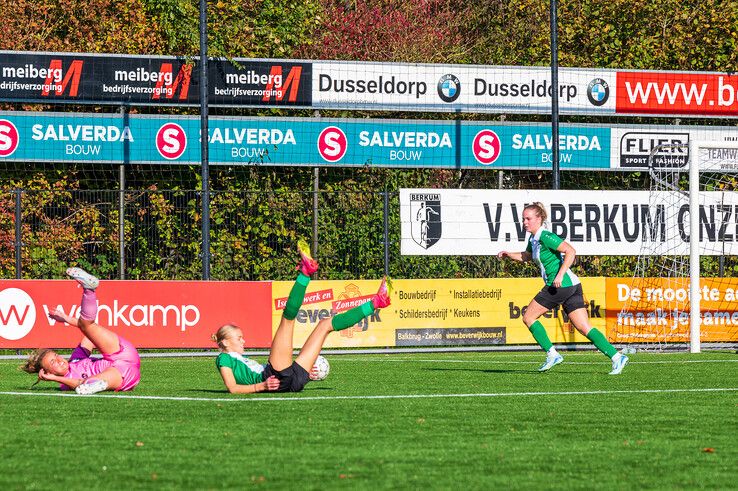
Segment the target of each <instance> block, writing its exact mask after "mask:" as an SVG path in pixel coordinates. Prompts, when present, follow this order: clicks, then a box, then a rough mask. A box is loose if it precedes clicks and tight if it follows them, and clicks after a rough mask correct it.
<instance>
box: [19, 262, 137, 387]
mask: <svg viewBox="0 0 738 491" xmlns="http://www.w3.org/2000/svg"><path fill="white" fill-rule="evenodd" d="M67 275H69V276H70V277H72V278H73V279H75V280H77V282H78V283H79V284H80V285H81V286H82V288H83V290H82V301H81V303H80V315H79V318H78V319H75V318H73V317H70V316H68V315H65V314H64V312H62V311H61V310H59V309H56V310H54V311H52V312H51V313H49V317H51V318H52V319H54V320H56V321H57V322H66V323H67V324H70V325H72V326H76V327H78V328H79V330H80V331H82V334H83V337H82V340H81V341H80V343H79V346H77V347H76V348H75V349H74V351H73V352H72V355H71V356H70V357H69V360H66V359H65V358H64V357H62V356H61V355H59V354H58V353H57V352H56V351H54V350H53V349H48V348H43V349H38V350H36V351H34V352H33V353H31V355H30V356H29V358H28V360H27V361H26V363H25V364H24V365H23V366H21V369H23V370H25V371H26V372H28V373H38V380H39V381H40V380H46V381H50V382H58V383H59V384H60V388H61V390H72V389H74V390H75V391H76V392H77V393H78V394H94V393H97V392H102V391H104V390H115V391H124V390H132V389H133V388H134V387H135V386H136V385H138V382H139V380H141V359H140V358H139V356H138V351H137V350H136V348H135V347H134V346H133V345H132V344H131V343H130V342H128V341H126V340H125V339H123V338H122V337H120V336H118V335H117V334H116V333H114V332H113V331H111V330H110V329H107V328H105V327H103V326H101V325H99V324H96V323H95V318H96V317H97V296H96V294H95V289H96V288H97V286H98V284H99V280H98V279H97V278H95V277H94V276H92V275H91V274H89V273H87V272H85V271H83V270H81V269H80V268H69V269H67ZM94 348H97V350H98V351H99V352H100V353H101V354H102V358H97V357H91V356H90V353H91V352H92V350H93V349H94Z"/></svg>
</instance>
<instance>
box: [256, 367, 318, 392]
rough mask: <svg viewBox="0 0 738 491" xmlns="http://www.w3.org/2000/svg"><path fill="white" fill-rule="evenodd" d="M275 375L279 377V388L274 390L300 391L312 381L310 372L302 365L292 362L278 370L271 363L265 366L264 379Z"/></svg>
mask: <svg viewBox="0 0 738 491" xmlns="http://www.w3.org/2000/svg"><path fill="white" fill-rule="evenodd" d="M272 375H274V376H275V377H277V378H278V379H279V389H277V390H276V391H273V392H300V391H301V390H302V389H303V388H304V387H305V384H307V383H308V382H309V381H310V374H309V373H308V372H307V370H305V369H304V368H302V367H301V366H300V365H298V364H297V363H295V362H294V361H293V362H292V365H291V366H289V367H287V368H285V369H284V370H280V371H277V370H275V369H274V367H272V364H271V363H267V366H266V367H265V368H264V380H266V379H268V378H269V377H271V376H272Z"/></svg>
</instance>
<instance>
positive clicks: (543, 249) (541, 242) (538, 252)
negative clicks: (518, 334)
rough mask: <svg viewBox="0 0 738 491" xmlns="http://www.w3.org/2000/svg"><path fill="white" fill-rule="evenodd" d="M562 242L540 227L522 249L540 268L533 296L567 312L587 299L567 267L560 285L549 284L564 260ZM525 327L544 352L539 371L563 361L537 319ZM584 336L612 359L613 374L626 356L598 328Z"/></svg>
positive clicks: (625, 359)
mask: <svg viewBox="0 0 738 491" xmlns="http://www.w3.org/2000/svg"><path fill="white" fill-rule="evenodd" d="M563 243H564V240H563V239H562V238H561V237H559V236H558V235H556V234H554V233H552V232H550V231H548V230H546V229H544V228H543V227H541V228H539V229H538V231H537V232H536V233H535V234H534V235H532V236H531V237H530V239H529V240H528V247H527V248H526V249H525V250H526V252H528V253H530V255H531V259H532V260H533V262H535V263H536V265H538V267H539V268H540V270H541V277H542V278H543V282H544V286H543V288H542V289H541V291H540V292H538V294H537V295H536V296H535V298H534V300H535V301H536V302H537V303H538V304H540V305H542V306H543V307H546V308H547V309H553V308H554V307H556V306H557V305H561V307H562V309H563V311H564V312H565V313H566V314H567V315H568V314H570V313H572V312H574V311H575V310H579V309H584V308H586V307H587V303H586V302H585V301H584V293H583V292H582V283H581V281H579V277H577V275H575V274H574V273H572V271H571V270H570V269H568V268H567V270H566V271H565V272H564V275H563V277H562V278H561V286H560V287H558V288H557V287H555V286H553V282H554V279H555V278H556V275H558V274H559V271H560V270H561V267H562V266H563V264H564V254H562V253H561V252H560V251H558V248H559V247H560V246H561V244H563ZM577 327H578V326H577ZM528 329H530V332H531V334H532V335H533V338H534V339H535V340H536V342H537V343H538V344H539V346H540V347H541V348H543V350H544V351H546V352H547V358H546V362H545V363H544V364H543V365H542V366H541V368H540V369H539V370H540V371H547V370H549V369H550V368H552V367H554V366H555V365H558V364H559V363H561V362H562V361H563V357H561V355H559V354H558V352H556V349H555V348H554V347H553V343H551V340H550V339H549V337H548V334H547V333H546V329H545V328H544V327H543V324H541V322H540V321H538V320H536V321H535V322H534V323H533V324H531V325H530V326H529V327H528ZM586 336H587V338H588V339H589V340H590V341H592V343H594V345H595V346H596V347H597V349H599V350H600V351H601V352H602V353H604V354H605V355H606V356H607V357H608V358H610V359H612V361H613V370H612V372H610V373H611V374H613V375H617V374H619V373H620V372H621V371H622V369H623V367H624V366H625V364H626V363H627V362H628V358H627V357H625V356H624V355H622V354H620V353H618V352H617V350H616V349H615V347H614V346H613V345H612V344H610V343H609V342H608V341H607V338H606V337H605V335H604V334H602V333H601V332H600V331H599V330H598V329H596V328H591V329H590V330H589V332H588V333H587V334H586Z"/></svg>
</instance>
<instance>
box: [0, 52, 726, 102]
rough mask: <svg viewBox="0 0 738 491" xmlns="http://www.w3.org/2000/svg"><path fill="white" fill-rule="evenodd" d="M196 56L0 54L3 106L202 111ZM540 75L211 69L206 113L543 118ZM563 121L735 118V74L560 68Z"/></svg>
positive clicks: (477, 68)
mask: <svg viewBox="0 0 738 491" xmlns="http://www.w3.org/2000/svg"><path fill="white" fill-rule="evenodd" d="M199 63H200V61H199V59H198V58H196V57H194V58H178V57H167V56H138V55H112V54H81V53H40V52H16V51H0V101H3V102H13V101H17V102H42V103H48V102H62V103H75V104H80V103H82V104H85V103H89V104H113V105H151V104H155V105H197V104H199V87H200V70H199V68H198V65H199ZM550 77H551V74H550V70H549V69H548V68H546V67H514V66H489V65H441V64H422V63H414V64H411V63H373V62H355V61H308V60H279V59H274V60H265V59H247V58H235V59H232V60H225V59H209V60H208V99H209V103H210V104H212V105H224V106H244V107H264V106H272V107H300V108H315V109H348V110H352V109H353V110H355V109H364V110H377V111H385V110H393V111H425V112H427V111H439V112H483V113H521V114H547V113H550V112H551V95H552V93H553V88H552V86H551V79H550ZM558 96H559V105H560V108H559V110H560V112H561V113H562V114H572V115H575V114H578V115H599V116H607V115H652V116H677V115H681V116H738V75H735V74H729V73H715V72H712V73H710V72H672V71H655V70H653V71H634V70H617V69H600V68H569V67H564V68H560V69H559V83H558Z"/></svg>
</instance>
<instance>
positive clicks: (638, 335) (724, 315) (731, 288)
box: [606, 278, 738, 343]
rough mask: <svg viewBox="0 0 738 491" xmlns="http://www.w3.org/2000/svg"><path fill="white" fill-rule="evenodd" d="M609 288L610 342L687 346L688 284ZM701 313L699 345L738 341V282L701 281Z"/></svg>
mask: <svg viewBox="0 0 738 491" xmlns="http://www.w3.org/2000/svg"><path fill="white" fill-rule="evenodd" d="M606 284H607V298H606V305H607V310H606V320H607V337H608V339H610V341H612V342H615V343H638V342H655V341H659V342H682V343H684V342H688V341H689V336H690V332H689V320H690V308H689V305H690V302H689V279H688V278H672V279H670V278H608V279H606ZM700 311H701V312H702V315H701V323H700V340H701V341H709V342H735V341H738V278H702V279H701V280H700Z"/></svg>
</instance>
